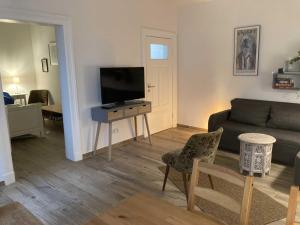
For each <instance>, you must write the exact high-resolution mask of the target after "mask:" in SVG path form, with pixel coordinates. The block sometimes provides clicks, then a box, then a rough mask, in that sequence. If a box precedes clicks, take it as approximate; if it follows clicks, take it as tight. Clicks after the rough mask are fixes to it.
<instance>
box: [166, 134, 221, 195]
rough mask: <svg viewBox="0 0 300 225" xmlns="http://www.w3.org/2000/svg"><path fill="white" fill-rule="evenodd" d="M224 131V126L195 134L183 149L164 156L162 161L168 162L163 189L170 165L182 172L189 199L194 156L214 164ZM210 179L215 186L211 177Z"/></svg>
mask: <svg viewBox="0 0 300 225" xmlns="http://www.w3.org/2000/svg"><path fill="white" fill-rule="evenodd" d="M222 133H223V128H219V129H218V130H216V131H214V132H210V133H201V134H195V135H193V136H192V137H190V139H189V140H188V141H187V143H186V144H185V146H184V148H183V149H182V150H176V151H172V152H168V153H166V154H164V155H163V156H162V161H163V162H164V163H166V165H167V168H166V173H165V179H164V183H163V187H162V191H164V190H165V187H166V183H167V179H168V175H169V170H170V167H172V168H174V169H175V170H176V171H178V172H180V173H181V174H182V178H183V184H184V191H185V195H186V198H187V200H188V180H189V177H190V175H191V173H192V170H193V160H194V158H199V159H201V160H202V161H203V162H208V163H211V164H213V163H214V161H215V158H216V154H217V151H218V147H219V143H220V140H221V136H222ZM209 181H210V184H211V187H212V189H213V188H214V186H213V182H212V180H211V177H210V176H209Z"/></svg>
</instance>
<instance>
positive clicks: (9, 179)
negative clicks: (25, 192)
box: [0, 171, 16, 185]
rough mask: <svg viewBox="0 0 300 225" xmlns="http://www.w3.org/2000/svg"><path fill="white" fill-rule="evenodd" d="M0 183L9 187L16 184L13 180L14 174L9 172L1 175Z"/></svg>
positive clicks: (14, 179)
mask: <svg viewBox="0 0 300 225" xmlns="http://www.w3.org/2000/svg"><path fill="white" fill-rule="evenodd" d="M0 181H1V182H2V183H3V182H4V184H5V185H10V184H13V183H15V182H16V178H15V173H14V171H12V172H10V173H6V174H2V175H1V176H0Z"/></svg>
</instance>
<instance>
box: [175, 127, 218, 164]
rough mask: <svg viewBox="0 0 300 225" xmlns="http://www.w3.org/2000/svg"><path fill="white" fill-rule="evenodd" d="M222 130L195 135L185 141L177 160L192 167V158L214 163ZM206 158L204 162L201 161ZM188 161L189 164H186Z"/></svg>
mask: <svg viewBox="0 0 300 225" xmlns="http://www.w3.org/2000/svg"><path fill="white" fill-rule="evenodd" d="M222 133H223V128H219V129H218V130H216V131H214V132H209V133H201V134H195V135H193V136H192V137H190V139H189V140H188V141H187V143H186V145H185V146H184V148H183V150H182V152H181V153H180V155H179V158H178V160H180V161H185V164H187V165H188V164H190V165H192V163H193V160H194V158H200V157H201V158H202V161H206V162H209V163H214V161H215V157H216V154H217V150H218V147H219V143H220V140H221V137H222ZM203 158H206V160H203ZM186 161H190V162H186Z"/></svg>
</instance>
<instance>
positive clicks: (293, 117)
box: [229, 98, 300, 131]
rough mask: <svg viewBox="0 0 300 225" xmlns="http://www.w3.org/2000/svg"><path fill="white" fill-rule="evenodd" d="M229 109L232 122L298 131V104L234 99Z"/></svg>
mask: <svg viewBox="0 0 300 225" xmlns="http://www.w3.org/2000/svg"><path fill="white" fill-rule="evenodd" d="M231 107H232V108H231V114H230V118H229V119H230V120H232V121H236V122H241V123H246V124H251V125H256V126H266V127H270V128H276V129H286V130H294V131H300V104H296V103H286V102H275V101H264V100H252V99H241V98H236V99H233V100H232V101H231Z"/></svg>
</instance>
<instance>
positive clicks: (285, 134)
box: [219, 120, 300, 166]
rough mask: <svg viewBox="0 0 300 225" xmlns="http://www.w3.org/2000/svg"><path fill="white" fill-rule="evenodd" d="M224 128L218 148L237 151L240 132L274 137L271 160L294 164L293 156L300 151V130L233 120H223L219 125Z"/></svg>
mask: <svg viewBox="0 0 300 225" xmlns="http://www.w3.org/2000/svg"><path fill="white" fill-rule="evenodd" d="M219 126H220V127H223V128H224V132H223V136H222V138H221V142H220V148H221V149H224V150H231V151H234V152H237V153H239V149H240V142H239V140H238V136H239V135H240V134H242V133H263V134H268V135H271V136H273V137H275V138H276V143H275V144H274V147H273V154H272V155H273V161H275V162H280V163H283V164H287V165H290V166H292V165H294V161H295V157H296V155H297V153H298V152H299V151H300V132H296V131H289V130H281V129H273V128H267V127H258V126H253V125H247V124H243V123H238V122H234V121H228V120H227V121H225V122H223V123H221V124H220V125H219Z"/></svg>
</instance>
